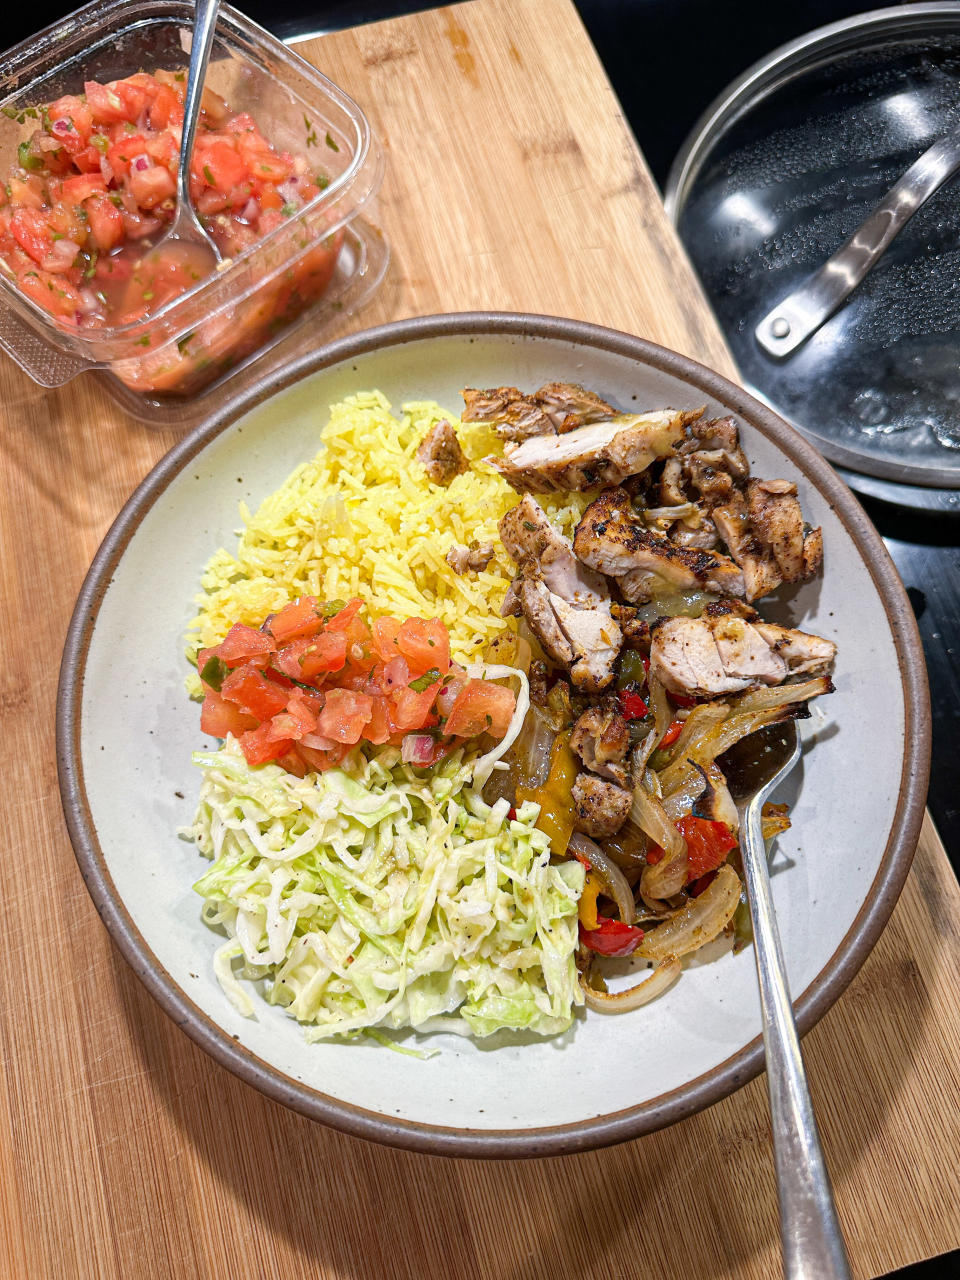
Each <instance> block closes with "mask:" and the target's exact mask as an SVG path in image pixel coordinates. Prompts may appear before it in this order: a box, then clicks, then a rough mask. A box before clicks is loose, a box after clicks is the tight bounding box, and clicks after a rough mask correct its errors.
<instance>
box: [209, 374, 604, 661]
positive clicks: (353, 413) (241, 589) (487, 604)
mask: <svg viewBox="0 0 960 1280" xmlns="http://www.w3.org/2000/svg"><path fill="white" fill-rule="evenodd" d="M442 418H446V419H448V420H449V421H450V423H451V424H452V425H453V426H454V428H455V429H456V431H457V435H458V437H459V440H460V445H461V447H462V449H463V451H464V453H465V454H466V456H467V458H468V460H469V462H470V469H469V470H468V471H466V472H464V473H463V475H460V476H457V477H456V478H455V479H454V480H453V482H452V483H451V484H450V485H449V486H448V487H446V488H444V487H443V486H441V485H437V484H433V483H432V482H431V481H430V479H429V478H428V476H427V474H426V472H425V471H424V469H423V466H422V465H421V464H420V463H419V462H418V461H417V459H416V457H415V454H416V451H417V448H418V446H419V444H420V442H421V440H422V439H423V437H424V435H425V434H426V432H427V431H428V430H429V428H430V427H431V426H433V425H434V423H436V422H439V421H440V420H441V419H442ZM321 440H322V447H321V449H320V450H319V452H318V453H317V454H316V456H315V457H314V458H313V459H312V460H311V461H310V462H305V463H303V464H302V465H301V466H299V467H297V469H296V470H295V471H294V473H293V474H292V475H291V476H290V478H289V479H288V480H287V481H286V483H285V484H283V485H282V486H281V487H280V488H279V489H278V490H277V491H276V492H275V493H272V494H271V495H270V496H269V497H268V498H265V499H264V501H263V502H262V503H261V504H260V507H259V508H258V510H257V511H256V513H255V514H253V515H251V514H250V512H249V510H248V509H247V508H246V506H245V505H244V504H242V503H241V504H240V514H241V517H242V519H243V523H244V526H245V528H244V530H243V532H242V533H241V535H240V540H239V543H238V546H237V549H236V551H234V552H231V551H228V550H227V549H225V548H221V549H220V550H219V551H217V552H216V554H215V555H214V556H213V557H212V558H211V560H210V562H209V563H208V564H207V566H206V569H205V570H204V573H203V577H202V579H201V584H202V587H203V591H202V593H201V594H200V595H199V596H197V597H196V603H197V605H198V607H199V613H198V614H197V617H196V618H195V619H194V620H193V622H192V623H191V625H190V629H189V631H188V633H187V646H188V655H189V656H190V657H191V658H192V657H194V656H195V655H196V652H197V650H198V649H199V648H202V647H207V646H209V645H213V644H216V643H218V642H219V641H220V640H221V639H222V638H223V636H224V635H225V634H226V633H227V631H228V630H229V629H230V627H231V626H232V625H233V623H234V622H245V623H248V624H250V625H259V623H260V622H261V621H262V620H263V618H264V617H265V616H266V615H267V614H268V613H272V612H275V611H276V610H278V609H280V608H282V607H283V605H284V604H286V603H287V602H288V601H289V600H293V599H296V597H297V596H300V595H312V596H317V597H318V598H319V599H321V600H336V599H342V600H346V599H348V598H350V597H351V596H360V597H361V598H362V599H363V600H364V601H365V602H366V603H367V605H368V607H369V610H370V613H371V615H372V616H373V617H379V616H381V615H383V614H392V615H393V616H394V617H397V618H410V617H433V618H439V619H440V620H441V621H442V622H443V623H444V624H445V625H446V626H447V628H448V629H449V631H450V638H451V649H452V652H453V656H454V657H455V658H456V659H457V660H459V661H460V662H464V661H468V660H469V659H470V658H471V657H475V656H476V655H478V654H482V653H483V652H484V650H485V648H486V646H487V645H488V644H489V643H490V641H491V640H493V639H494V638H495V637H496V636H497V635H499V634H500V633H501V632H502V631H504V630H505V629H506V628H507V627H512V626H513V625H514V624H513V621H512V620H507V619H504V618H501V616H500V606H501V604H502V603H503V598H504V595H505V594H506V590H507V587H508V585H509V582H510V579H511V577H512V576H513V572H514V565H513V561H512V560H511V559H510V557H509V556H508V555H507V553H506V552H505V551H504V549H503V547H502V546H501V545H500V538H499V535H498V532H497V524H498V522H499V520H500V518H501V516H503V515H504V513H505V512H506V511H508V510H509V509H510V508H511V507H512V506H514V505H515V504H516V502H517V500H518V499H517V495H516V493H515V492H514V491H513V490H512V489H511V488H510V487H509V485H508V484H507V483H506V482H505V481H504V480H503V479H501V477H500V476H499V475H498V474H497V473H496V472H495V471H494V470H493V469H492V468H491V467H489V466H487V465H486V464H485V463H483V462H482V461H481V459H482V458H483V457H484V456H486V455H488V454H491V453H499V452H500V450H501V445H500V441H499V439H498V438H497V436H496V434H495V433H494V432H493V430H492V429H491V428H490V427H488V426H484V425H483V424H481V423H461V422H460V421H459V419H458V418H457V417H456V415H455V414H453V413H451V412H449V410H446V409H443V408H441V406H440V405H438V404H435V403H433V402H432V401H414V402H411V403H409V404H405V405H403V407H402V411H401V413H400V414H399V416H397V417H395V416H394V415H393V414H392V413H391V406H390V403H389V402H388V401H387V399H386V398H385V397H384V396H383V395H381V393H380V392H379V391H365V392H360V393H358V394H357V395H353V396H349V397H348V398H347V399H346V400H344V401H342V402H341V403H339V404H335V405H333V406H332V407H331V409H330V418H329V422H328V423H327V425H326V427H324V428H323V431H322V433H321ZM560 499H562V501H561V500H560ZM542 504H543V506H544V508H545V509H546V511H547V512H548V514H549V515H550V516H551V518H552V519H553V520H554V522H555V523H556V525H557V526H558V527H559V528H560V529H562V530H563V531H564V532H565V533H567V534H568V535H571V534H572V532H573V528H574V526H575V524H576V522H577V520H578V519H579V518H580V515H581V514H582V512H583V509H584V507H585V505H586V499H585V498H583V497H581V495H578V494H563V495H557V498H556V499H552V498H551V497H550V496H549V495H547V496H545V497H544V498H543V499H542ZM473 541H478V542H485V541H489V542H492V543H493V545H494V548H495V555H494V558H493V560H491V562H490V564H489V566H488V568H487V569H485V570H483V571H482V572H480V573H466V574H464V575H462V576H460V575H458V574H456V573H454V571H453V570H452V569H451V568H450V566H449V565H448V564H447V563H446V561H445V559H444V556H445V554H446V552H447V550H448V549H449V547H450V546H451V544H452V543H454V542H459V543H463V544H469V543H471V542H473ZM194 679H195V677H194Z"/></svg>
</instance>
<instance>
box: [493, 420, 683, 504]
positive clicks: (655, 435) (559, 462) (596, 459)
mask: <svg viewBox="0 0 960 1280" xmlns="http://www.w3.org/2000/svg"><path fill="white" fill-rule="evenodd" d="M702 412H703V411H702V410H697V411H694V412H692V413H690V412H681V411H679V410H677V409H660V410H657V411H656V412H653V413H643V414H619V415H618V416H617V417H615V418H611V419H610V420H609V421H607V422H595V423H591V424H589V425H588V426H584V427H577V428H576V430H574V431H568V432H566V434H565V435H549V436H537V437H535V438H532V439H529V440H524V441H523V443H522V444H508V445H507V446H506V447H505V449H504V454H503V457H502V458H497V457H490V458H486V459H485V461H486V462H488V463H489V464H490V466H492V467H494V468H495V469H496V470H497V471H499V472H500V474H501V475H502V476H503V477H504V479H505V480H506V481H507V483H508V484H510V485H512V487H513V488H514V489H516V490H517V492H518V493H526V492H529V493H549V492H551V491H552V490H554V489H595V488H599V487H600V486H602V485H614V484H619V483H620V481H621V480H623V479H625V478H626V477H627V476H632V475H636V474H638V473H639V472H641V471H645V470H646V469H647V467H649V466H650V464H651V463H652V462H653V461H654V460H655V459H657V458H665V457H667V456H668V455H669V454H670V453H671V452H672V451H673V449H674V446H675V445H676V444H678V443H679V441H681V440H682V439H683V438H684V428H685V426H686V424H687V423H688V422H690V421H692V420H693V419H695V418H696V417H698V416H699V414H700V413H702Z"/></svg>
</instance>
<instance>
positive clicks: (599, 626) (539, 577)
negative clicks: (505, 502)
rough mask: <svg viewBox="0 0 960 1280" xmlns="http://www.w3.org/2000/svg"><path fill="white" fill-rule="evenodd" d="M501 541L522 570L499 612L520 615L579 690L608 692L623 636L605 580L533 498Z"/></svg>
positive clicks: (508, 519)
mask: <svg viewBox="0 0 960 1280" xmlns="http://www.w3.org/2000/svg"><path fill="white" fill-rule="evenodd" d="M500 538H501V541H502V542H503V545H504V547H505V548H506V550H507V551H508V552H509V553H510V555H511V556H512V557H513V559H514V560H515V561H516V562H517V568H518V573H517V576H516V577H515V578H514V580H513V583H512V584H511V586H510V590H509V591H508V592H507V596H506V599H505V600H504V602H503V607H502V610H501V612H502V613H503V614H504V616H508V615H509V614H515V615H521V614H522V616H523V617H524V618H526V620H527V624H528V626H529V627H530V629H531V631H532V632H533V633H534V635H535V636H536V637H537V639H538V640H539V641H540V643H541V644H542V645H543V647H544V649H545V650H546V652H547V654H548V655H549V656H550V657H551V658H553V659H554V661H555V662H558V663H561V664H562V665H563V666H565V667H569V669H570V678H571V679H572V681H573V683H574V684H575V685H577V686H578V687H579V688H582V689H586V690H590V691H599V690H601V689H604V688H606V686H607V685H608V684H610V682H611V681H612V679H613V668H614V663H615V661H616V657H617V654H618V653H619V651H620V646H621V643H622V639H623V637H622V636H621V634H620V628H619V627H618V626H617V624H616V622H614V620H613V617H612V615H611V613H610V597H609V593H608V591H607V588H606V584H605V583H604V580H603V578H602V577H601V576H600V575H599V574H596V573H592V572H591V571H590V570H589V569H588V568H587V567H586V566H585V565H583V564H581V563H580V562H579V561H578V560H577V558H576V556H575V555H574V554H573V548H572V547H571V546H570V543H569V542H568V541H567V539H566V538H564V537H563V535H562V534H560V533H559V532H558V531H557V530H556V529H555V528H554V527H553V525H552V524H551V523H550V521H549V520H548V518H547V515H546V512H545V511H544V510H543V508H542V507H541V506H540V505H539V503H537V502H536V501H535V500H534V499H533V498H531V497H530V496H529V495H527V496H526V497H524V499H523V500H522V501H521V502H519V503H518V504H517V506H516V507H514V508H513V510H512V511H508V512H507V514H506V515H505V516H504V517H503V519H502V520H501V521H500Z"/></svg>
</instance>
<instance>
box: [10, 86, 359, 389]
mask: <svg viewBox="0 0 960 1280" xmlns="http://www.w3.org/2000/svg"><path fill="white" fill-rule="evenodd" d="M185 88H186V75H185V73H184V72H183V71H164V70H158V71H155V72H154V73H152V74H147V73H145V72H140V73H138V74H136V75H131V76H127V77H126V78H125V79H122V80H115V81H112V82H110V83H109V84H100V83H98V82H96V81H87V83H86V84H85V85H84V92H83V93H82V94H78V95H67V96H65V97H62V98H58V99H57V101H55V102H51V103H49V104H48V105H47V106H45V107H43V108H40V109H37V108H32V107H31V108H28V109H27V110H26V111H21V112H20V113H16V112H15V111H14V109H13V108H5V110H6V112H7V114H12V115H14V116H15V117H16V119H17V120H20V121H21V122H22V123H24V124H26V123H28V122H32V121H33V120H34V119H35V120H36V123H37V128H36V129H35V130H34V131H33V132H32V133H31V134H30V135H29V137H26V138H25V139H24V140H23V141H22V142H21V143H20V145H19V149H18V155H17V163H16V164H15V165H14V166H13V167H12V168H11V169H10V171H9V173H8V175H7V180H6V183H5V184H4V185H3V186H0V269H2V270H3V271H4V272H5V273H6V274H7V276H8V277H10V278H12V279H13V280H14V281H15V283H16V285H17V286H18V288H19V289H20V290H21V292H22V293H23V294H25V295H26V297H28V298H30V299H31V300H32V301H33V302H34V303H36V304H37V305H38V306H40V307H42V308H43V309H44V310H45V311H47V312H49V313H50V314H51V315H52V316H54V317H55V318H56V320H57V321H58V322H59V323H60V324H61V325H64V326H67V327H71V328H74V329H76V330H79V331H81V332H85V331H90V330H99V329H103V328H105V327H108V326H109V327H114V326H119V325H124V324H128V323H131V322H135V321H137V320H141V319H144V318H145V317H147V316H149V315H151V314H153V313H155V312H156V311H157V310H158V309H159V308H160V307H162V306H163V305H164V304H166V303H167V302H169V301H171V300H172V299H173V298H175V297H177V296H179V295H180V294H182V293H184V292H186V291H187V290H188V289H191V288H192V287H193V286H194V285H196V284H197V283H198V282H199V281H200V280H201V279H203V278H204V277H205V276H207V275H210V274H212V273H213V272H214V271H215V270H216V264H215V262H214V261H213V259H212V255H208V254H205V253H204V252H203V250H202V248H201V249H200V250H199V252H198V253H195V254H191V253H189V252H184V251H183V246H179V247H178V246H176V245H174V246H173V248H172V251H171V252H169V253H168V252H166V249H165V247H161V248H160V249H159V250H158V251H157V252H156V253H153V254H149V257H147V254H148V251H149V250H151V249H153V248H154V246H155V245H156V244H157V242H158V241H160V240H161V239H162V237H163V234H164V232H165V231H166V229H167V227H168V226H169V224H170V222H171V220H172V218H173V214H174V209H175V203H176V200H175V195H176V173H177V164H178V160H179V150H180V138H181V129H182V124H183V111H184V93H185ZM312 137H313V141H316V135H315V132H314V134H313V135H312ZM328 141H329V144H330V145H332V146H333V147H334V148H336V147H337V144H336V143H335V141H334V140H333V139H332V138H329V135H328ZM326 184H327V178H326V177H325V175H324V174H322V173H319V172H317V171H316V166H315V165H314V166H311V163H310V161H309V160H308V159H307V157H306V156H305V155H294V154H292V153H290V152H289V151H284V150H279V149H278V148H276V147H274V146H273V145H271V143H270V142H269V141H268V140H267V139H266V138H265V137H264V136H263V134H262V133H261V131H260V129H259V127H258V125H257V123H256V121H255V120H254V119H253V118H252V117H251V116H250V115H249V114H248V113H247V112H232V111H231V110H230V108H229V107H228V105H227V103H226V102H225V101H224V99H223V98H221V97H220V96H219V95H218V94H216V93H214V92H212V91H211V90H209V89H206V90H205V91H204V95H203V105H202V111H201V117H200V122H199V126H198V130H197V135H196V141H195V144H194V150H193V155H192V158H191V164H190V195H191V200H192V203H193V206H194V208H195V209H196V211H197V213H198V214H199V216H200V219H201V221H202V223H203V224H204V226H205V228H206V230H207V231H208V232H209V234H210V236H211V237H212V239H213V240H214V241H215V242H216V244H217V247H218V248H219V250H220V252H221V255H222V256H223V258H224V259H231V258H235V257H236V256H237V255H238V254H240V253H242V252H244V250H246V249H248V248H249V247H251V246H252V245H253V244H255V243H256V242H257V241H259V240H261V239H262V238H263V237H264V236H266V235H268V234H269V233H270V232H272V231H273V230H274V229H275V228H277V227H278V226H280V225H281V223H283V222H285V221H286V220H287V219H289V218H292V217H294V216H295V215H296V214H297V213H298V212H299V211H300V210H302V209H303V208H304V207H305V206H306V205H308V204H309V203H310V201H312V200H313V199H314V197H315V196H317V195H318V193H319V192H320V191H321V189H322V188H323V187H324V186H325V185H326ZM341 244H342V233H341V234H339V235H335V236H333V237H327V238H325V239H324V240H323V241H322V242H319V243H318V244H317V245H316V246H315V248H314V249H312V250H311V251H310V252H309V253H306V254H305V255H303V256H301V257H299V258H298V259H297V260H296V261H295V262H294V263H293V264H292V266H291V269H290V270H289V271H287V272H283V273H282V274H281V277H280V279H279V282H278V283H276V284H272V285H271V286H270V287H269V288H268V289H267V290H266V291H265V295H266V296H265V295H264V293H258V294H257V295H256V296H255V297H254V298H253V299H250V300H249V304H250V305H248V306H247V307H246V308H245V309H244V308H242V307H238V308H237V312H236V314H231V315H230V316H229V317H227V318H224V317H223V316H220V317H217V319H218V321H220V323H218V324H217V325H216V326H215V331H211V332H210V333H204V332H202V326H201V327H200V329H201V331H198V332H197V333H191V334H189V335H187V336H186V337H185V338H181V339H180V341H179V342H178V343H172V342H170V343H168V344H167V346H169V347H172V348H173V350H172V352H171V351H169V350H167V349H164V351H163V358H162V359H160V360H158V359H156V358H151V357H153V356H154V355H155V352H154V351H152V350H151V348H156V347H159V346H160V345H161V344H162V343H163V341H164V339H163V336H162V335H160V334H155V335H152V334H151V333H150V331H149V330H146V329H145V331H144V334H143V336H142V337H141V338H140V339H139V343H140V345H141V346H143V347H144V348H145V351H144V352H143V353H142V355H141V353H140V352H139V351H137V353H136V357H135V358H133V359H130V360H123V361H120V362H118V365H120V366H122V367H121V368H119V369H117V370H116V371H117V372H118V373H119V374H120V376H121V377H123V379H124V381H127V382H128V383H129V384H130V385H132V386H134V387H135V388H136V389H138V390H153V391H170V390H183V389H185V388H184V385H183V384H184V381H185V380H190V381H191V386H190V387H189V388H188V389H193V383H192V380H191V376H192V375H194V374H196V373H197V372H198V371H200V370H206V369H209V368H210V367H211V365H215V364H216V362H217V361H218V360H219V361H221V362H222V361H224V360H227V361H228V362H235V361H236V359H237V358H238V357H239V355H240V354H245V353H246V352H247V351H248V350H251V349H253V348H254V347H255V346H257V345H258V344H259V343H260V342H262V340H263V337H264V335H265V334H266V333H267V332H268V331H273V330H275V329H276V328H277V327H279V326H280V325H281V324H282V323H284V322H286V321H288V320H289V319H292V318H294V316H295V315H296V314H299V312H300V311H302V310H303V308H304V306H305V305H307V304H308V303H309V302H311V301H313V300H315V299H316V298H317V297H319V296H320V294H321V293H323V291H324V290H325V289H326V288H327V286H328V285H329V283H330V280H331V277H332V275H333V272H334V268H335V265H336V260H337V256H338V254H339V251H340V247H341ZM303 247H305V245H304V246H303ZM215 371H218V370H215ZM207 380H209V375H208V377H207Z"/></svg>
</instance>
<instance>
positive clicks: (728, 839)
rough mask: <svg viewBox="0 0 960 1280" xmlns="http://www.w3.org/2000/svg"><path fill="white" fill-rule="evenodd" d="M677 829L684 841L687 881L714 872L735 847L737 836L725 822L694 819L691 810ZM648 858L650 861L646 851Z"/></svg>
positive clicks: (681, 820) (679, 822) (678, 824)
mask: <svg viewBox="0 0 960 1280" xmlns="http://www.w3.org/2000/svg"><path fill="white" fill-rule="evenodd" d="M676 827H677V830H678V831H679V832H680V834H681V835H682V836H683V838H684V840H686V842H687V883H688V884H689V883H690V882H691V881H693V880H699V879H700V878H701V877H702V876H705V875H706V874H707V872H708V871H715V870H716V869H717V867H719V866H720V864H721V863H723V862H725V861H726V858H727V854H728V853H729V852H730V850H731V849H735V848H736V846H737V837H736V836H735V835H734V834H733V832H732V831H731V829H730V828H729V827H728V826H727V824H726V823H725V822H716V821H714V820H712V819H710V818H697V817H695V816H694V815H693V814H692V813H691V814H688V815H687V816H686V817H685V818H680V819H679V820H678V822H677V823H676ZM647 860H648V861H649V854H648V858H647Z"/></svg>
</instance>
